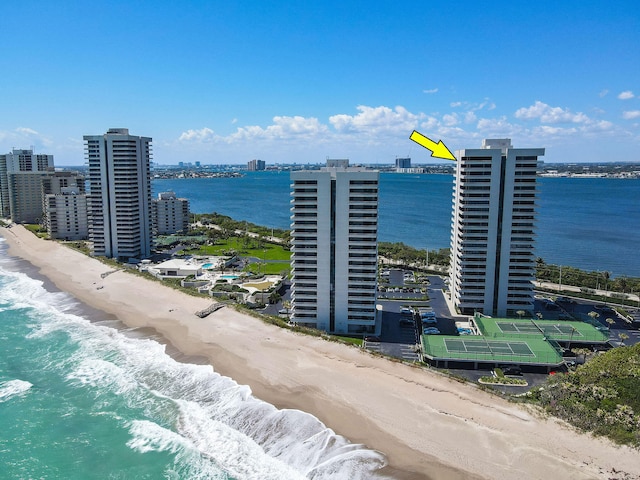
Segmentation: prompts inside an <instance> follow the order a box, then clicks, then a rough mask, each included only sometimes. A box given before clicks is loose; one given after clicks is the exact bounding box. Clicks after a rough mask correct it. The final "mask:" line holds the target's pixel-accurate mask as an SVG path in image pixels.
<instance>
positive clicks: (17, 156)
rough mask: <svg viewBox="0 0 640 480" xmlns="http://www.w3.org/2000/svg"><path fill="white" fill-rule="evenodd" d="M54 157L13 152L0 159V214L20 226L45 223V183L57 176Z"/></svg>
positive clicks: (20, 150) (18, 150) (30, 152)
mask: <svg viewBox="0 0 640 480" xmlns="http://www.w3.org/2000/svg"><path fill="white" fill-rule="evenodd" d="M53 170H54V166H53V155H47V154H35V153H33V150H26V149H15V148H14V149H13V150H12V151H11V152H10V153H7V154H4V155H0V212H1V215H2V217H5V218H11V220H13V221H14V222H16V223H40V222H41V221H42V214H43V212H42V179H43V178H45V177H46V176H48V175H51V174H52V173H53Z"/></svg>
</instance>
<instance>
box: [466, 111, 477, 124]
mask: <svg viewBox="0 0 640 480" xmlns="http://www.w3.org/2000/svg"><path fill="white" fill-rule="evenodd" d="M477 119H478V117H477V116H476V114H475V113H473V112H467V113H465V114H464V123H474V122H475V121H476V120H477Z"/></svg>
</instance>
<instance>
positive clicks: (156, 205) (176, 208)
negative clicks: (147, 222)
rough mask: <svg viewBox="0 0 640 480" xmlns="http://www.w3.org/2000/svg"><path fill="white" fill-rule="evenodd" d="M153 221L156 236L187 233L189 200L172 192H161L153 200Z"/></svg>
mask: <svg viewBox="0 0 640 480" xmlns="http://www.w3.org/2000/svg"><path fill="white" fill-rule="evenodd" d="M153 219H154V225H155V233H156V234H157V235H172V234H174V233H178V232H181V233H187V231H188V230H189V200H187V199H186V198H178V197H177V196H176V194H175V193H174V192H161V193H159V194H158V198H156V199H154V200H153Z"/></svg>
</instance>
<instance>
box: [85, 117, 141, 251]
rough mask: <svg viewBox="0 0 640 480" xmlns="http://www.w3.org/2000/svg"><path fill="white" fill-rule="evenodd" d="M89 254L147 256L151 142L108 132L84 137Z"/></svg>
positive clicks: (125, 133) (113, 130)
mask: <svg viewBox="0 0 640 480" xmlns="http://www.w3.org/2000/svg"><path fill="white" fill-rule="evenodd" d="M84 143H85V159H86V162H87V164H88V167H89V173H88V181H89V192H88V212H89V216H88V218H89V240H90V242H91V244H92V245H91V253H92V255H96V256H105V257H110V258H117V259H119V260H129V259H138V258H145V257H148V256H149V255H150V254H151V247H152V240H153V233H152V212H151V209H152V207H151V174H150V167H151V138H149V137H139V136H134V135H129V130H128V129H126V128H111V129H109V130H108V131H107V133H106V134H104V135H85V136H84Z"/></svg>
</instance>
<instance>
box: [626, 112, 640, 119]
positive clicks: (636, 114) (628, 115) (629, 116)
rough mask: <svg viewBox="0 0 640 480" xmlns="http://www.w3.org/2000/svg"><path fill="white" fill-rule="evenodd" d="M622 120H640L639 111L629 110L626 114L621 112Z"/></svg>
mask: <svg viewBox="0 0 640 480" xmlns="http://www.w3.org/2000/svg"><path fill="white" fill-rule="evenodd" d="M622 118H624V119H625V120H633V119H635V118H640V110H630V111H627V112H622Z"/></svg>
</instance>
